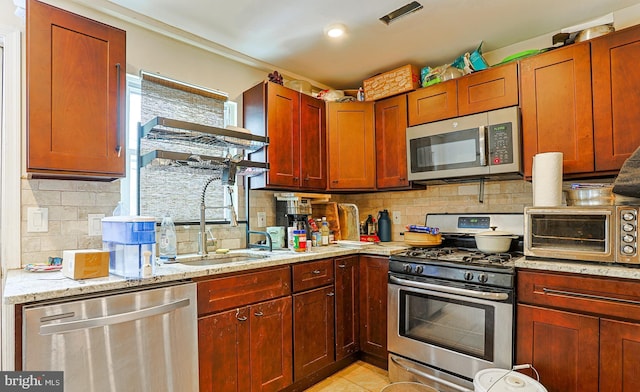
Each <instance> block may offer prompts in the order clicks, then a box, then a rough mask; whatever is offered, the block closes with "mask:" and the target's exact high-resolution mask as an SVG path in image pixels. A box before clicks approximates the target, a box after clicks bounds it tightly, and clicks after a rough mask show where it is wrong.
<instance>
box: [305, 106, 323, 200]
mask: <svg viewBox="0 0 640 392" xmlns="http://www.w3.org/2000/svg"><path fill="white" fill-rule="evenodd" d="M326 121H327V117H326V111H325V104H324V101H321V100H319V99H315V98H313V97H310V96H308V95H306V94H300V176H301V179H302V181H301V187H302V188H304V189H312V190H325V189H326V187H327V126H326Z"/></svg>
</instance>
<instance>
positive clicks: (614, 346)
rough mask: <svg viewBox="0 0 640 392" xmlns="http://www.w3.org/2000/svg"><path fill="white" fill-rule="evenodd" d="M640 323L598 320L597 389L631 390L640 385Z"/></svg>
mask: <svg viewBox="0 0 640 392" xmlns="http://www.w3.org/2000/svg"><path fill="white" fill-rule="evenodd" d="M638 358H640V324H636V323H626V322H622V321H614V320H606V319H602V320H601V321H600V390H601V391H635V390H637V389H638V386H640V372H638V367H637V363H638Z"/></svg>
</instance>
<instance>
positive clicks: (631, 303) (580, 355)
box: [516, 270, 640, 392]
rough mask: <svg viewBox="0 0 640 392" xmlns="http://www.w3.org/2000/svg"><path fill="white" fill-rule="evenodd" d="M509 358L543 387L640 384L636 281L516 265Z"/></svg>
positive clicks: (579, 389) (619, 388)
mask: <svg viewBox="0 0 640 392" xmlns="http://www.w3.org/2000/svg"><path fill="white" fill-rule="evenodd" d="M517 287H518V294H517V296H518V301H519V303H518V305H517V313H516V319H517V327H516V328H517V330H516V363H518V364H527V363H530V364H532V365H533V366H534V367H535V368H536V370H537V371H538V373H539V374H540V382H541V383H542V384H543V385H544V386H545V387H546V388H547V390H548V391H549V392H590V391H593V392H596V391H607V392H625V391H636V390H638V386H640V372H638V371H637V370H636V367H637V362H638V358H640V282H638V281H634V280H629V279H616V278H610V277H594V276H585V275H576V274H562V273H552V272H541V271H531V270H525V271H518V285H517Z"/></svg>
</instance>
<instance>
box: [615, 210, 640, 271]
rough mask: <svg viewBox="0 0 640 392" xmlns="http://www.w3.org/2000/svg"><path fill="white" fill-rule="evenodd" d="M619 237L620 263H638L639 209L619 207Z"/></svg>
mask: <svg viewBox="0 0 640 392" xmlns="http://www.w3.org/2000/svg"><path fill="white" fill-rule="evenodd" d="M618 217H619V220H618V222H619V226H618V228H619V235H618V240H619V241H620V242H619V246H618V261H620V262H623V263H633V262H636V263H637V262H638V261H640V260H638V209H637V208H633V207H625V206H619V207H618Z"/></svg>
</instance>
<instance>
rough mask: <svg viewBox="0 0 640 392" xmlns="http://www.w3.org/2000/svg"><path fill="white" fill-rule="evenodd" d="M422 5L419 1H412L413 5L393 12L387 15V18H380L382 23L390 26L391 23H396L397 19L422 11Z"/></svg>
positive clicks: (410, 4)
mask: <svg viewBox="0 0 640 392" xmlns="http://www.w3.org/2000/svg"><path fill="white" fill-rule="evenodd" d="M422 8H423V7H422V4H420V3H418V2H417V1H412V2H411V3H409V4H407V5H405V6H403V7H400V8H398V9H397V10H395V11H391V12H389V13H388V14H386V15H385V16H383V17H382V18H380V21H382V22H383V23H384V24H386V25H388V24H390V23H391V22H395V21H396V19H398V18H401V17H403V16H405V15H409V14H411V13H413V12H416V11H418V10H421V9H422Z"/></svg>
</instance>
